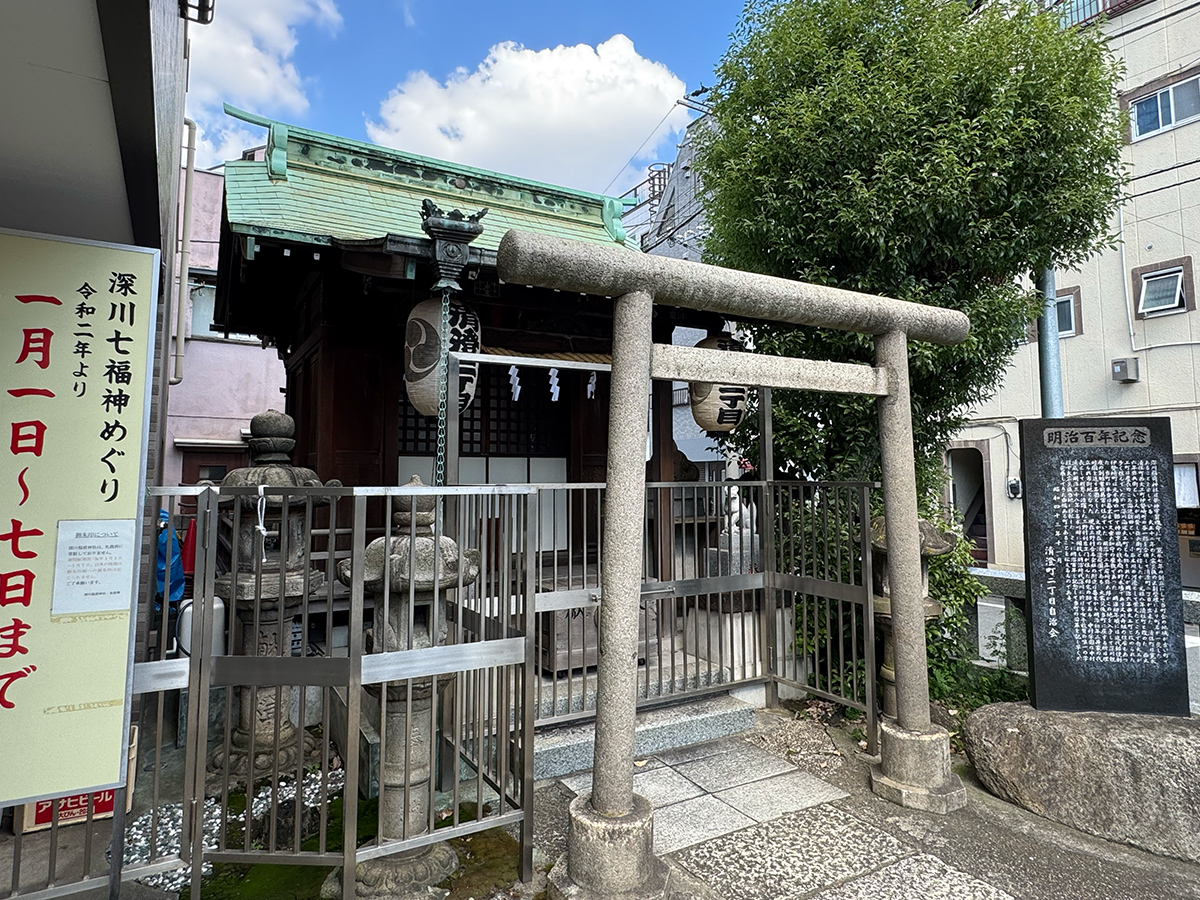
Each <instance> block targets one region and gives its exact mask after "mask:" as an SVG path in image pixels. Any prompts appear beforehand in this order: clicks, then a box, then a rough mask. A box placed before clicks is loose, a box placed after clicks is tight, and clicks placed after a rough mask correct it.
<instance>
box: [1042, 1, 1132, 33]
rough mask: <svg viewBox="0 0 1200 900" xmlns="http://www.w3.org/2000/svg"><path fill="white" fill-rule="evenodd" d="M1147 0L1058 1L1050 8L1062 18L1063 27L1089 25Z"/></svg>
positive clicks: (1117, 14)
mask: <svg viewBox="0 0 1200 900" xmlns="http://www.w3.org/2000/svg"><path fill="white" fill-rule="evenodd" d="M1146 2H1148V0H1058V2H1053V3H1051V4H1049V5H1050V7H1051V8H1052V9H1053V10H1054V11H1056V12H1057V13H1058V14H1059V16H1060V17H1061V18H1062V23H1063V26H1064V27H1070V26H1072V25H1090V24H1092V23H1093V22H1095V21H1096V20H1097V19H1099V18H1100V17H1101V16H1107V17H1108V18H1110V19H1111V18H1113V17H1114V16H1119V15H1120V14H1121V13H1123V12H1126V11H1127V10H1130V9H1133V8H1134V7H1135V6H1141V5H1142V4H1144V3H1146Z"/></svg>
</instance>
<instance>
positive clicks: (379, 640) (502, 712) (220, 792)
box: [0, 485, 538, 900]
mask: <svg viewBox="0 0 1200 900" xmlns="http://www.w3.org/2000/svg"><path fill="white" fill-rule="evenodd" d="M147 495H148V496H147V516H148V519H147V521H149V522H160V521H161V525H160V528H159V535H158V540H157V543H158V548H159V553H160V554H163V556H164V559H163V560H162V563H165V571H166V572H172V573H174V571H175V569H176V568H177V567H179V563H180V561H181V559H182V560H184V564H185V566H186V567H187V570H188V578H186V579H185V576H184V574H183V571H180V572H179V576H178V577H179V583H178V585H176V578H175V575H174V574H171V575H170V576H168V580H169V582H170V584H171V590H170V591H169V593H170V598H169V599H164V598H163V597H162V596H161V588H159V589H157V590H156V579H155V576H154V565H155V563H154V560H155V536H154V533H153V528H152V527H151V528H150V529H148V531H149V534H150V537H149V540H148V542H147V544H146V548H144V549H145V550H146V552H144V553H143V563H144V566H143V575H142V579H141V581H142V589H141V590H142V593H141V596H140V597H139V602H138V623H139V624H138V648H139V649H138V654H139V655H138V660H139V661H138V662H137V664H136V665H135V667H134V675H133V691H134V708H135V720H136V722H137V727H138V729H139V734H140V737H139V738H138V740H137V742H136V746H137V747H138V751H137V753H138V755H137V757H136V759H133V758H131V762H130V788H129V791H128V793H129V794H130V795H131V797H130V800H129V802H130V806H131V809H130V814H129V817H128V822H127V821H126V816H125V804H124V802H123V801H124V800H125V794H126V791H125V790H121V791H117V792H115V793H116V796H115V798H108V799H109V800H110V801H115V802H114V807H115V809H114V812H115V815H114V817H113V821H112V822H111V823H110V822H108V821H105V820H103V819H102V817H103V816H104V815H105V811H104V809H103V808H101V807H100V806H99V804H100V803H101V802H104V801H105V799H106V798H97V799H96V800H92V799H88V798H84V801H83V802H84V806H83V807H80V806H79V801H78V800H77V798H66V799H65V800H63V801H54V803H53V804H49V803H48V804H45V805H46V806H47V808H48V809H50V810H51V813H52V816H51V817H52V827H50V828H48V829H47V830H46V831H40V832H33V833H24V832H25V829H23V828H22V827H21V823H20V822H14V825H15V826H16V827H15V828H14V832H15V835H14V838H12V839H8V838H4V837H2V836H0V897H22V898H36V900H49V898H51V897H60V896H66V895H69V894H72V893H76V892H78V891H80V890H85V889H94V888H96V887H99V886H101V885H105V884H108V883H109V882H110V881H112V882H113V883H114V884H116V885H117V886H119V884H120V882H121V880H122V879H123V880H126V881H127V880H130V879H134V878H137V879H143V880H148V881H149V883H150V884H152V885H153V886H156V887H161V888H164V889H167V890H179V889H181V888H183V887H185V886H188V885H189V883H190V896H191V897H192V898H193V900H199V898H200V897H201V895H202V893H203V892H206V891H207V888H206V883H207V882H208V881H209V879H210V878H211V879H215V880H216V881H218V882H220V881H222V880H224V879H238V880H242V879H249V880H251V881H255V882H256V885H255V890H258V891H259V894H258V895H261V896H286V895H288V894H290V893H294V892H295V891H294V890H293V889H292V887H291V885H292V884H293V883H298V881H297V880H305V878H306V875H307V873H311V875H310V876H308V877H307V881H306V882H305V883H306V884H307V886H308V888H312V887H314V886H315V883H320V882H325V887H326V889H327V890H332V889H336V890H333V892H334V893H336V894H338V895H340V896H343V897H353V896H354V878H353V877H351V878H347V879H341V882H342V883H341V884H340V885H339V884H338V883H337V882H338V879H339V875H338V873H336V872H335V871H334V870H335V869H337V868H341V870H342V871H345V872H358V873H359V874H360V875H365V876H368V877H370V878H374V879H377V880H378V879H380V878H383V879H386V878H388V877H389V873H392V875H391V877H396V878H401V879H402V878H404V877H408V875H407V871H408V870H405V869H404V868H403V864H401V865H398V866H397V865H393V864H394V863H396V862H397V861H398V860H400V857H398V856H397V854H399V853H401V852H405V853H404V856H405V857H406V858H411V857H414V856H415V857H418V858H420V859H422V860H424V861H425V862H427V863H428V864H429V865H430V866H441V867H442V868H441V869H438V870H437V871H444V872H445V874H449V871H450V869H449V865H450V863H449V860H448V859H447V856H448V854H447V853H446V852H445V850H444V848H443V847H441V842H442V841H445V840H447V839H452V838H456V837H463V836H466V835H469V834H471V833H473V832H478V831H483V830H485V829H490V828H496V827H498V826H507V827H508V829H509V831H510V832H511V833H514V834H515V835H517V836H519V838H520V865H519V874H520V875H521V877H522V878H523V879H528V878H530V877H531V876H532V851H533V848H532V836H533V834H532V833H533V820H532V813H531V812H530V808H531V801H532V797H533V752H532V751H533V723H534V708H535V707H534V703H533V681H532V679H531V677H530V674H531V672H532V668H533V666H532V663H533V652H534V642H533V639H532V633H533V630H532V619H533V615H534V609H533V590H532V584H533V571H534V561H535V557H536V553H537V533H536V532H537V517H538V509H537V497H536V488H534V487H529V486H523V485H516V486H499V485H479V486H470V487H448V488H430V487H407V486H406V487H401V488H342V487H336V488H321V487H314V488H300V487H287V488H284V487H264V488H262V489H256V488H229V487H223V488H220V489H215V488H202V487H201V488H150V489H148V491H147ZM160 513H161V518H160ZM193 546H194V548H195V554H194V580H193V577H192V573H193V569H192V565H193V564H192V562H191V558H192V553H191V548H192V547H193ZM181 548H183V549H182V550H181ZM185 582H187V584H189V585H190V591H189V590H187V589H186V588H185ZM176 587H177V590H176ZM179 594H182V595H183V597H182V602H179V597H178V595H179ZM180 607H184V609H183V611H182V612H181V611H180ZM189 651H190V655H189ZM135 779H136V781H135ZM31 806H32V805H31ZM39 807H40V804H39ZM80 809H83V811H84V813H86V815H84V814H83V813H80ZM39 811H40V810H39ZM23 812H27V811H22V810H21V809H17V810H15V814H16V815H17V816H22V814H23ZM110 834H111V835H113V836H114V840H113V841H112V844H111V846H112V847H113V848H114V850H115V852H114V853H113V854H112V855H111V856H110V855H109V854H107V853H106V852H105V851H106V850H107V849H108V847H109V846H110V842H109V835H110ZM188 865H190V866H191V872H190V875H189V874H188V873H187V870H186V868H185V867H186V866H188ZM277 865H278V866H282V865H288V866H302V867H307V868H306V869H297V870H294V871H292V872H290V873H281V872H280V871H279V870H278V869H275V868H273V867H274V866H277ZM248 867H257V868H248ZM396 871H399V872H400V875H399V876H396V875H395V874H394V873H395V872H396ZM206 876H207V877H206ZM289 879H291V880H289ZM314 880H315V883H314ZM435 880H438V879H435ZM243 889H246V887H245V886H243Z"/></svg>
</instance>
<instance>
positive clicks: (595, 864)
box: [498, 231, 970, 900]
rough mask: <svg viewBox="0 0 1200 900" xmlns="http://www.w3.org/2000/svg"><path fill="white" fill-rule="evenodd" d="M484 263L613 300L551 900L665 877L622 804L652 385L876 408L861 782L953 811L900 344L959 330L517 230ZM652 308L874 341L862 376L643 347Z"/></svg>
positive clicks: (947, 340)
mask: <svg viewBox="0 0 1200 900" xmlns="http://www.w3.org/2000/svg"><path fill="white" fill-rule="evenodd" d="M498 264H499V270H500V277H501V278H502V279H503V280H504V281H506V282H508V283H510V284H526V285H530V286H536V287H542V288H550V289H555V290H561V291H572V292H579V293H585V294H592V295H598V296H608V297H615V298H617V299H616V300H615V301H614V306H613V353H612V392H611V396H612V401H611V402H612V406H611V409H610V413H609V431H608V484H607V492H606V499H605V521H604V551H605V552H604V559H603V560H602V576H603V581H602V584H603V591H604V594H603V598H602V600H601V605H600V612H599V641H598V644H599V661H598V665H597V676H596V678H597V686H596V743H595V751H594V754H595V755H594V762H593V767H592V793H591V795H581V796H579V797H577V798H576V799H575V800H574V801H572V803H571V807H570V830H569V832H568V840H567V856H566V859H565V865H564V863H563V862H562V861H560V862H559V864H558V865H556V866H555V867H554V869H553V870H552V871H551V873H550V895H551V897H555V898H572V900H602V898H603V900H610V898H623V900H642V898H646V900H649V898H657V897H662V895H663V887H664V882H665V865H664V864H663V863H662V862H661V861H660V860H658V859H657V858H656V857H655V856H654V852H653V836H654V825H653V815H652V809H651V806H650V803H649V802H648V801H647V800H646V799H645V798H644V797H640V796H638V795H636V794H634V792H633V770H634V767H633V761H634V715H635V711H636V706H637V696H636V679H637V640H638V628H637V622H638V604H639V600H640V595H641V569H640V560H641V558H642V554H641V547H640V541H641V535H642V533H643V519H642V517H643V515H644V509H643V500H644V494H645V490H646V477H645V465H644V459H645V457H644V448H645V431H644V427H645V422H646V415H647V396H648V394H649V387H650V380H651V378H652V377H653V378H660V379H672V380H680V381H697V380H698V381H729V382H732V383H735V384H756V385H760V386H764V387H780V388H790V389H801V390H821V391H835V392H844V393H865V394H873V395H875V396H877V397H878V398H879V401H878V403H879V429H880V443H881V446H882V448H883V484H884V488H883V495H884V504H885V518H886V525H887V532H888V542H889V547H888V549H889V552H888V580H889V583H890V585H891V589H892V616H893V629H894V634H895V641H896V649H895V665H896V696H897V718H896V720H895V721H894V722H891V721H887V720H885V721H884V722H883V723H882V734H881V746H880V757H881V759H880V764H879V765H877V766H875V767H874V770H873V772H872V779H871V783H872V787H873V788H874V790H875V791H876V793H878V794H880V795H881V796H884V797H886V798H887V799H889V800H892V801H893V802H896V803H899V804H901V805H902V806H907V807H912V808H917V809H924V810H928V811H931V812H939V813H946V812H950V811H951V810H954V809H958V808H959V807H961V806H963V805H964V804H965V803H966V794H965V791H964V790H963V787H962V784H961V783H960V782H959V780H958V777H957V776H955V775H954V774H952V773H951V771H950V743H949V736H948V735H947V733H946V731H945V729H943V728H940V727H938V726H935V725H932V724H931V722H930V719H929V681H928V671H927V668H926V665H927V663H926V658H925V620H924V598H923V597H922V589H921V588H922V586H921V558H920V541H919V533H918V524H917V488H916V472H915V467H914V455H913V446H912V409H911V398H910V395H909V384H908V345H907V342H908V340H909V339H910V338H912V339H914V340H924V341H930V342H934V343H940V344H956V343H959V342H961V341H962V340H964V339H965V338H966V336H967V332H968V330H969V328H970V323H969V321H968V320H967V317H966V316H964V315H963V314H962V313H959V312H956V311H953V310H946V309H940V308H936V307H928V306H921V305H919V304H915V303H907V302H904V301H900V300H894V299H891V298H887V297H877V296H873V295H869V294H860V293H856V292H853V291H845V290H840V289H837V288H828V287H821V286H816V285H809V284H803V283H801V282H794V281H788V280H786V279H782V278H772V277H770V276H766V275H755V274H751V273H747V272H737V271H733V270H730V269H722V268H718V267H716V266H707V265H702V264H700V263H693V262H687V261H684V260H676V259H668V258H665V257H656V256H643V255H640V254H636V253H630V252H629V251H628V250H621V249H618V248H616V247H602V246H599V245H595V244H585V243H582V242H579V241H570V240H565V239H562V238H554V237H548V236H546V235H540V234H539V235H535V234H529V233H525V232H518V231H509V232H508V233H507V234H505V236H504V238H503V240H502V241H501V243H500V250H499V252H498ZM655 303H661V304H667V305H673V306H684V307H688V308H691V309H699V310H706V311H710V312H715V313H720V314H723V315H727V316H731V317H742V318H753V319H759V320H767V321H774V322H780V323H785V324H793V325H810V326H816V327H821V328H836V329H840V330H843V331H855V332H859V333H864V334H870V335H874V337H875V362H876V364H875V366H874V367H872V366H864V365H851V364H846V363H833V362H823V361H813V360H802V359H790V358H783V357H766V356H754V355H752V354H740V353H738V354H733V353H720V352H719V351H714V350H702V349H699V348H691V347H669V346H665V345H656V344H654V343H653V339H652V337H651V327H650V326H651V317H652V315H653V306H654V304H655ZM893 542H894V543H893ZM893 547H894V548H895V549H894V551H893V549H892V548H893Z"/></svg>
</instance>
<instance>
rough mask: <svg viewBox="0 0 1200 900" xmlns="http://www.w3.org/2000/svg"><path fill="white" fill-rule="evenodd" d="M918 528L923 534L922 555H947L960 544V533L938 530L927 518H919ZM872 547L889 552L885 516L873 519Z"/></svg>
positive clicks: (924, 556)
mask: <svg viewBox="0 0 1200 900" xmlns="http://www.w3.org/2000/svg"><path fill="white" fill-rule="evenodd" d="M917 528H918V531H919V532H920V535H921V556H922V557H923V558H929V557H931V556H945V555H946V554H947V553H949V552H950V551H952V550H953V549H954V548H955V547H956V546H958V535H956V534H955V533H954V532H952V531H938V529H937V528H936V527H935V526H934V525H933V523H932V522H929V521H927V520H925V519H917ZM871 549H872V550H877V551H879V552H880V553H887V525H886V523H885V520H884V518H883V516H876V517H875V518H873V519H872V520H871Z"/></svg>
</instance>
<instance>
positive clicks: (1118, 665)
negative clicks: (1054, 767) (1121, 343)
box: [1021, 418, 1189, 716]
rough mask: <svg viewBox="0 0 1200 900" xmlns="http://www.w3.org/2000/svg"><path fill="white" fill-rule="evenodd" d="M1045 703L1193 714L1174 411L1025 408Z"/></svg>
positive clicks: (1029, 561)
mask: <svg viewBox="0 0 1200 900" xmlns="http://www.w3.org/2000/svg"><path fill="white" fill-rule="evenodd" d="M1021 461H1022V462H1021V464H1022V470H1023V475H1024V479H1025V573H1026V575H1025V583H1026V585H1027V591H1028V603H1029V605H1028V607H1027V610H1028V615H1027V617H1026V619H1027V623H1028V629H1029V694H1030V701H1031V702H1032V703H1033V705H1034V707H1036V708H1037V709H1059V710H1097V711H1105V712H1132V713H1152V714H1158V715H1171V716H1187V715H1189V709H1188V678H1187V657H1186V655H1185V650H1184V640H1183V595H1182V588H1181V585H1180V575H1179V544H1178V541H1177V539H1176V514H1175V479H1174V469H1173V463H1172V457H1171V420H1170V419H1167V418H1153V419H1151V418H1144V419H1025V420H1023V421H1022V422H1021Z"/></svg>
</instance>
